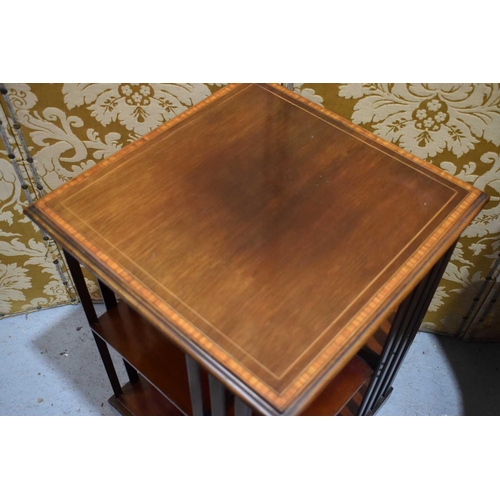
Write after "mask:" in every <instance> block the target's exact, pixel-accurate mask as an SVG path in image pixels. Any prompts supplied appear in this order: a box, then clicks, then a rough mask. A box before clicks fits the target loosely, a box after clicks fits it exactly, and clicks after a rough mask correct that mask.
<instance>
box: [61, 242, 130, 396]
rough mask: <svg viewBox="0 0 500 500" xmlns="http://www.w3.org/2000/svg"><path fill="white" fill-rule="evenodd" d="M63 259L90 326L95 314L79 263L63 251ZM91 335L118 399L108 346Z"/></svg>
mask: <svg viewBox="0 0 500 500" xmlns="http://www.w3.org/2000/svg"><path fill="white" fill-rule="evenodd" d="M64 258H65V259H66V263H67V265H68V269H69V271H70V273H71V277H72V278H73V283H74V284H75V287H76V290H77V292H78V296H79V298H80V302H81V304H82V307H83V310H84V312H85V315H86V316H87V320H88V322H89V324H92V323H94V322H95V321H97V314H96V312H95V308H94V304H93V303H92V299H91V298H90V293H89V291H88V289H87V285H86V283H85V278H84V277H83V272H82V268H81V266H80V263H79V262H78V261H77V260H76V259H75V258H74V257H73V256H72V255H71V254H70V253H69V252H67V251H64ZM93 335H94V340H95V343H96V345H97V349H98V350H99V354H100V356H101V359H102V362H103V364H104V369H105V370H106V373H107V375H108V379H109V382H110V384H111V387H112V388H113V393H114V395H115V397H117V398H118V397H120V396H121V394H122V388H121V384H120V380H119V379H118V375H117V374H116V370H115V367H114V365H113V361H112V359H111V355H110V353H109V349H108V346H107V345H106V343H105V342H103V341H102V339H100V338H99V337H97V336H96V334H95V333H94V332H93Z"/></svg>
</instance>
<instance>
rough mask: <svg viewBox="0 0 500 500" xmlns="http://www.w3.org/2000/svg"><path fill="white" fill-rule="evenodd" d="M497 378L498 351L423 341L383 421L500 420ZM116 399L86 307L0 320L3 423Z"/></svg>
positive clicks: (104, 406)
mask: <svg viewBox="0 0 500 500" xmlns="http://www.w3.org/2000/svg"><path fill="white" fill-rule="evenodd" d="M102 311H103V307H102V306H98V313H100V312H102ZM112 356H113V359H114V360H115V366H116V367H117V371H118V375H119V377H120V380H121V381H122V382H123V383H124V382H125V380H126V372H125V369H124V367H123V363H122V362H121V359H120V357H119V356H118V355H117V354H116V353H114V352H112ZM499 370H500V344H471V343H464V342H461V341H457V340H454V339H450V338H446V337H441V336H435V335H430V334H427V333H419V334H418V335H417V337H416V339H415V342H414V344H413V346H412V347H411V349H410V351H409V353H408V356H407V357H406V359H405V362H404V363H403V366H402V368H401V370H400V372H399V374H398V376H397V379H396V382H395V384H394V391H393V394H392V395H391V397H390V398H389V400H388V401H387V403H386V404H385V405H384V406H383V407H382V408H381V410H380V411H379V413H378V415H398V416H404V415H500V371H499ZM110 395H111V387H110V385H109V382H108V380H107V377H106V373H105V371H104V368H103V366H102V363H101V360H100V358H99V355H98V352H97V348H96V346H95V344H94V340H93V337H92V334H91V332H90V329H89V327H88V326H87V321H86V318H85V315H84V313H83V310H82V308H81V306H80V305H76V306H63V307H58V308H54V309H48V310H44V311H40V312H37V313H32V314H29V315H28V316H26V315H23V316H14V317H11V318H5V319H2V320H0V415H117V414H118V413H117V412H116V411H115V410H114V409H113V408H112V407H111V406H110V405H109V404H108V402H107V400H108V398H109V396H110Z"/></svg>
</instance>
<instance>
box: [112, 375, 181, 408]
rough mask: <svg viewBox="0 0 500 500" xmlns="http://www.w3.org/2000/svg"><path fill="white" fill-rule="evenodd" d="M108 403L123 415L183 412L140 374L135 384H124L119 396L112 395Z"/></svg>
mask: <svg viewBox="0 0 500 500" xmlns="http://www.w3.org/2000/svg"><path fill="white" fill-rule="evenodd" d="M109 403H110V404H111V406H113V407H114V408H115V409H116V410H117V411H118V412H120V413H121V414H122V415H125V416H138V417H155V416H168V417H180V416H184V413H183V412H181V411H180V410H179V409H178V408H177V407H176V406H174V405H173V404H172V403H171V401H169V400H168V399H167V398H165V397H164V396H163V394H161V393H160V392H159V391H158V390H157V389H155V388H154V387H153V386H152V385H151V384H150V383H149V382H148V381H147V380H145V379H144V378H143V377H141V376H139V381H138V383H137V384H131V383H130V382H128V383H127V384H125V385H124V386H123V393H122V394H121V395H120V396H119V397H116V396H112V397H111V398H110V399H109Z"/></svg>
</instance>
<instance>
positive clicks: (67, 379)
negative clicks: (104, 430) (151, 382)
mask: <svg viewBox="0 0 500 500" xmlns="http://www.w3.org/2000/svg"><path fill="white" fill-rule="evenodd" d="M96 310H97V312H98V314H100V313H102V312H103V311H104V307H103V306H100V305H97V306H96ZM64 313H65V314H64V315H63V316H61V317H60V318H58V320H57V321H56V322H54V323H53V324H51V326H50V329H48V330H46V331H44V332H43V333H42V334H41V335H40V336H37V337H35V339H34V340H32V343H31V346H32V347H33V349H34V350H35V351H38V352H35V354H38V353H39V354H40V355H42V356H43V361H44V363H45V364H46V365H47V366H50V368H51V369H55V370H56V371H57V372H59V374H60V377H61V380H62V381H64V382H63V384H64V386H65V387H66V388H67V390H71V391H77V393H79V394H80V397H83V398H84V400H86V401H87V402H88V405H90V406H91V407H94V408H95V409H96V411H100V412H101V413H102V414H104V415H116V412H115V410H114V409H112V408H111V407H110V405H109V404H108V403H107V399H108V398H109V397H110V396H111V395H112V390H111V385H110V383H109V381H108V378H107V375H106V372H105V370H104V366H103V364H102V361H101V358H100V356H99V354H98V350H97V347H96V345H95V341H94V338H93V335H92V332H91V330H90V327H89V326H88V323H87V319H86V317H85V315H84V313H83V310H82V308H81V307H80V306H67V307H66V308H64ZM110 351H111V356H112V358H113V361H114V364H115V367H116V370H117V373H118V376H119V378H120V380H121V381H122V383H123V381H124V380H126V372H125V369H124V366H123V362H122V360H121V357H120V356H118V354H117V353H115V352H114V351H112V350H111V349H110Z"/></svg>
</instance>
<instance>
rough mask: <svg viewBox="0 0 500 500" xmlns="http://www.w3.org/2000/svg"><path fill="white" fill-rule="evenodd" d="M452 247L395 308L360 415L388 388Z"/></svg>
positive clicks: (373, 407) (386, 393) (369, 410)
mask: <svg viewBox="0 0 500 500" xmlns="http://www.w3.org/2000/svg"><path fill="white" fill-rule="evenodd" d="M454 247H455V245H453V246H452V247H451V248H449V249H448V251H447V252H446V254H445V255H444V256H443V257H442V258H441V259H440V260H439V261H438V263H437V264H435V265H434V267H433V268H432V269H431V271H430V272H429V274H428V275H427V276H426V277H425V278H424V279H423V280H422V281H421V282H420V283H419V284H418V285H417V287H416V288H415V289H414V290H413V292H412V293H411V294H410V295H409V297H407V299H406V300H405V301H404V302H403V303H402V304H401V306H400V307H399V308H398V311H397V313H396V316H395V318H394V322H393V323H392V327H391V330H390V332H389V337H388V340H387V342H386V344H385V346H384V350H383V352H382V354H381V356H380V361H379V364H378V366H377V368H376V370H375V375H374V376H373V377H372V380H371V382H370V386H369V388H368V391H367V394H366V397H365V399H364V401H363V403H362V404H361V407H360V410H359V411H360V415H372V414H374V413H375V412H376V411H377V410H378V408H380V406H381V404H382V403H383V402H384V401H385V400H386V399H387V397H388V396H389V394H390V392H391V391H392V387H391V384H392V381H393V380H394V377H395V376H396V374H397V372H398V370H399V368H400V367H401V364H402V363H403V360H404V358H405V356H406V354H407V352H408V349H409V348H410V346H411V344H412V343H413V340H414V338H415V335H416V334H417V332H418V329H419V327H420V324H421V323H422V320H423V319H424V316H425V313H426V312H427V309H428V307H429V304H430V302H431V300H432V297H433V295H434V293H435V291H436V289H437V286H438V284H439V281H440V279H441V277H442V275H443V273H444V270H445V268H446V265H447V263H448V261H449V259H450V257H451V254H452V253H453V249H454Z"/></svg>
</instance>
